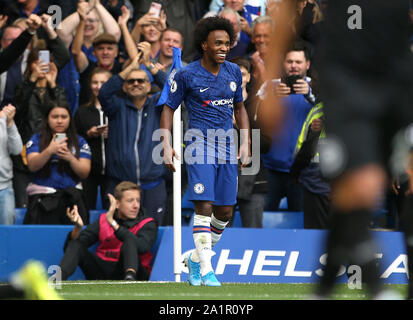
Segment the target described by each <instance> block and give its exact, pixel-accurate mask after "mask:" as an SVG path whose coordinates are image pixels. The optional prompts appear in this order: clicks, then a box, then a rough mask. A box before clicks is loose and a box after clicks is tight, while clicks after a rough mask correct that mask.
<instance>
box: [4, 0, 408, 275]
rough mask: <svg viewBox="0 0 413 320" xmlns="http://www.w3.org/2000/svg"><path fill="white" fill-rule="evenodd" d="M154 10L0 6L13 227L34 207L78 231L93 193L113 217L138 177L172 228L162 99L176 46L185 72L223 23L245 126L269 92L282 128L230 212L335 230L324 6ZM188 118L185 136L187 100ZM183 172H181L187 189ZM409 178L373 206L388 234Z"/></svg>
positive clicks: (268, 135)
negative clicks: (201, 43)
mask: <svg viewBox="0 0 413 320" xmlns="http://www.w3.org/2000/svg"><path fill="white" fill-rule="evenodd" d="M282 1H291V3H293V7H294V10H293V11H294V13H293V14H292V15H291V16H289V17H288V18H287V19H285V21H287V23H288V26H286V27H287V28H288V29H289V31H290V33H291V39H290V40H289V45H288V46H287V49H286V50H285V52H284V53H283V55H282V58H281V59H280V61H277V63H278V64H279V65H280V71H279V72H278V74H276V77H274V79H272V80H266V72H267V71H268V70H267V69H268V66H267V67H266V64H268V61H269V60H270V59H271V57H272V55H273V53H272V52H271V49H270V48H271V39H272V38H273V33H274V32H275V33H276V32H277V27H279V25H278V24H277V23H278V22H277V21H274V19H273V16H274V13H275V12H277V10H279V7H280V3H281V2H282ZM157 2H158V3H159V4H160V5H161V8H159V7H157V6H156V5H151V3H152V2H151V1H147V0H90V1H88V2H86V1H85V0H78V1H59V0H0V35H1V40H0V45H1V52H0V72H2V73H1V74H0V110H1V111H0V130H1V131H2V136H0V143H1V145H0V152H1V154H0V156H1V158H2V160H1V164H0V223H2V224H13V217H14V212H15V208H27V213H26V216H25V221H24V223H26V224H72V223H74V222H73V221H74V220H73V217H72V218H71V217H70V215H69V212H68V211H66V208H68V207H69V208H72V209H71V210H73V208H74V207H76V214H79V215H80V217H81V222H82V223H81V225H82V226H83V225H87V224H88V222H89V211H90V210H94V209H96V205H97V200H98V198H100V199H101V201H102V207H103V208H104V209H109V207H110V198H109V197H108V196H107V194H108V193H109V194H113V192H114V190H115V187H116V186H117V185H118V184H119V183H121V182H122V181H131V182H133V183H135V184H137V185H139V188H140V203H141V204H140V206H141V208H143V210H144V211H145V212H146V214H148V216H150V217H152V218H154V219H155V220H156V222H157V224H158V225H159V226H161V225H170V224H171V223H172V218H171V215H172V206H171V204H172V202H171V198H170V194H171V193H172V192H171V190H172V174H171V172H170V171H168V170H167V168H166V167H165V166H164V165H163V164H159V163H157V162H155V161H154V160H153V159H152V154H153V150H154V148H156V145H157V141H154V140H153V138H152V135H153V133H154V132H155V131H156V130H157V129H159V128H160V119H161V112H162V107H161V106H158V100H159V97H160V96H161V92H162V90H163V87H164V85H165V84H166V83H168V74H169V72H170V70H171V69H172V65H173V62H174V61H173V58H174V50H173V48H174V47H177V48H180V49H181V50H182V55H181V57H182V63H183V65H184V66H186V65H187V64H189V63H191V62H193V61H196V60H197V59H199V58H200V56H199V53H198V52H197V49H196V48H195V47H194V34H193V30H194V29H195V26H196V25H197V23H198V21H200V20H201V19H202V18H204V17H212V16H219V17H222V18H224V19H227V20H228V21H229V22H230V23H231V25H232V27H233V30H234V34H235V41H234V43H233V44H232V46H231V48H230V50H229V52H228V54H227V55H226V59H227V60H228V61H231V62H233V63H234V64H236V65H237V66H239V69H240V71H241V74H242V96H243V102H244V104H245V108H246V111H247V114H248V117H249V126H250V128H251V129H260V126H261V121H262V120H263V117H265V115H264V114H262V112H261V110H262V108H261V106H262V102H263V101H264V99H266V96H267V95H268V93H269V92H270V91H271V93H272V94H274V95H275V96H276V97H277V98H278V99H279V101H280V102H281V106H282V113H283V120H282V122H281V123H280V126H279V127H277V128H276V130H274V132H261V133H260V134H259V144H260V156H259V162H260V170H259V172H257V173H255V174H254V175H242V174H241V168H239V169H240V170H239V179H238V191H237V203H236V205H235V206H234V208H233V211H234V210H239V212H240V214H241V218H242V225H243V227H251V228H262V227H263V225H262V221H263V212H264V211H278V210H288V211H296V212H297V211H302V212H304V227H305V228H313V229H326V228H328V227H329V221H330V200H331V197H330V193H331V190H330V183H329V181H328V180H327V179H326V178H325V177H324V176H323V175H322V173H321V170H320V166H319V161H320V160H319V153H318V149H317V146H318V145H319V143H320V144H322V141H323V139H324V138H326V130H325V125H327V126H328V123H327V124H326V123H325V117H324V111H323V100H322V97H321V94H320V92H319V83H318V74H319V73H318V70H317V57H318V52H319V51H318V50H319V44H320V41H321V39H322V36H323V34H322V30H323V29H322V26H323V23H324V18H325V14H326V10H327V6H328V0H211V1H203V0H193V1H186V0H174V1H170V0H158V1H157ZM411 16H413V15H411ZM234 91H235V89H234ZM201 92H202V91H201ZM182 119H183V128H184V130H185V129H186V128H187V127H188V122H189V121H190V119H188V112H187V110H186V107H185V104H182ZM233 122H234V127H235V128H237V125H238V124H237V121H236V120H235V117H234V120H233ZM19 135H20V139H19ZM252 143H253V144H254V141H252ZM21 145H22V146H23V147H21ZM10 146H12V147H10ZM3 159H4V161H3ZM184 160H185V159H184ZM186 174H187V172H186V170H185V168H184V167H183V171H182V178H183V179H182V181H183V182H186V181H187V177H186ZM407 177H408V175H407V174H404V173H403V174H402V175H401V176H399V177H394V178H395V181H397V183H396V182H395V183H394V184H392V185H391V186H389V188H388V194H387V195H383V200H382V202H381V203H379V204H378V207H379V209H378V210H377V212H381V211H386V212H387V215H386V221H385V222H384V223H382V224H381V225H380V226H381V227H389V228H394V229H398V228H399V223H398V221H397V220H398V213H397V212H398V211H400V208H398V210H397V206H398V204H399V198H400V197H404V194H405V192H406V190H407V189H408V178H407ZM186 188H187V184H186V183H183V185H182V191H183V193H185V191H186ZM98 191H100V197H99V196H98ZM195 192H197V190H195ZM283 198H286V199H287V208H286V209H285V208H283V209H281V208H280V203H281V200H282V199H283ZM70 212H72V211H70ZM112 220H113V218H112ZM370 225H371V226H374V223H373V221H370ZM68 273H69V272H68Z"/></svg>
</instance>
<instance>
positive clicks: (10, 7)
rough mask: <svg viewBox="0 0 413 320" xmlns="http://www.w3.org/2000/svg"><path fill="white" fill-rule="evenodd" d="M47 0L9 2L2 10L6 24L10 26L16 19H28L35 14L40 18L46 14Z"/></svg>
mask: <svg viewBox="0 0 413 320" xmlns="http://www.w3.org/2000/svg"><path fill="white" fill-rule="evenodd" d="M48 6H49V0H11V1H9V3H8V4H7V6H6V7H5V8H4V9H3V13H4V15H6V16H8V21H7V23H8V24H12V23H13V22H14V21H15V20H17V19H18V18H28V17H30V15H32V14H35V15H38V16H41V15H42V14H43V13H46V12H47V7H48Z"/></svg>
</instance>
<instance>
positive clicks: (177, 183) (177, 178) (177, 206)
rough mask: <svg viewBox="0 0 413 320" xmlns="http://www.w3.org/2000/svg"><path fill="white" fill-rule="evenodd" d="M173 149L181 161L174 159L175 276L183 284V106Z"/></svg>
mask: <svg viewBox="0 0 413 320" xmlns="http://www.w3.org/2000/svg"><path fill="white" fill-rule="evenodd" d="M173 128H174V130H173V136H172V143H173V149H174V150H175V152H176V153H177V154H178V156H179V159H177V158H174V159H173V161H174V166H175V170H176V171H175V172H174V173H173V223H174V226H173V231H174V274H175V282H181V265H182V261H181V254H182V251H181V250H182V241H181V238H182V232H181V219H182V203H181V199H182V196H181V159H182V157H183V155H182V152H181V150H182V148H181V146H182V143H181V141H182V138H181V136H182V134H181V106H179V107H178V108H177V109H176V110H175V112H174V117H173Z"/></svg>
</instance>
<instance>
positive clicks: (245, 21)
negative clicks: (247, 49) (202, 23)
mask: <svg viewBox="0 0 413 320" xmlns="http://www.w3.org/2000/svg"><path fill="white" fill-rule="evenodd" d="M245 1H246V0H223V5H222V6H221V7H220V8H219V9H218V10H216V11H212V12H211V11H210V12H209V13H207V14H206V16H211V15H214V14H220V12H221V11H222V10H223V9H224V8H225V7H227V8H231V9H233V10H234V11H236V12H237V13H238V14H239V19H240V29H241V30H240V31H241V34H240V38H239V40H238V41H239V42H241V43H242V44H244V45H246V46H248V45H249V43H250V42H251V39H250V38H251V35H252V30H251V26H252V23H253V21H254V20H255V19H256V18H258V17H259V16H261V15H264V14H261V7H260V6H259V5H258V3H256V4H255V5H253V6H252V5H249V4H245ZM211 5H212V4H211Z"/></svg>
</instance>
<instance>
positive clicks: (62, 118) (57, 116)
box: [47, 107, 70, 133]
mask: <svg viewBox="0 0 413 320" xmlns="http://www.w3.org/2000/svg"><path fill="white" fill-rule="evenodd" d="M47 122H48V124H49V127H50V130H51V131H52V132H53V133H63V132H66V130H67V128H69V124H70V114H69V112H68V111H67V109H65V108H59V107H55V108H53V110H51V111H50V113H49V116H48V118H47Z"/></svg>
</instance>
